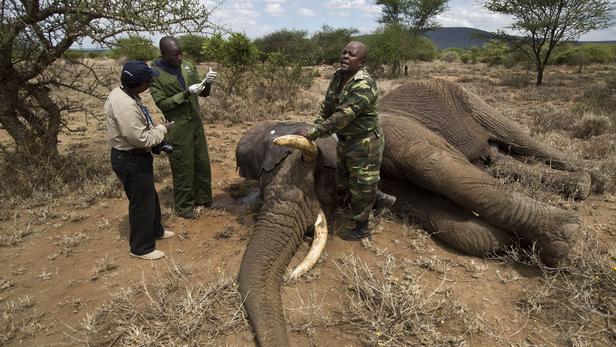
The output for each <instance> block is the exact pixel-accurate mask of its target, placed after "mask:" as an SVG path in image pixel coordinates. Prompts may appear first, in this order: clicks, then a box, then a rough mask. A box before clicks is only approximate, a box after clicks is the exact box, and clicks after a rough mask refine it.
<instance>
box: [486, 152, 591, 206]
mask: <svg viewBox="0 0 616 347" xmlns="http://www.w3.org/2000/svg"><path fill="white" fill-rule="evenodd" d="M488 172H490V173H491V174H492V175H494V176H495V177H512V178H513V179H515V180H525V179H530V180H535V181H537V182H541V184H543V185H545V186H547V187H550V188H552V189H553V190H555V191H557V192H559V193H560V194H562V195H564V196H568V197H572V198H574V199H579V200H584V199H586V198H588V196H589V195H590V190H591V179H590V174H589V173H587V172H584V171H576V172H568V171H554V170H550V169H549V168H541V167H537V166H531V165H528V164H525V163H523V162H521V161H519V160H516V159H515V158H513V157H511V156H508V155H503V154H497V155H496V156H495V157H494V158H492V166H490V167H489V169H488Z"/></svg>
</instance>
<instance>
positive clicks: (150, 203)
mask: <svg viewBox="0 0 616 347" xmlns="http://www.w3.org/2000/svg"><path fill="white" fill-rule="evenodd" d="M155 75H156V71H153V70H152V69H150V67H149V66H148V65H147V64H146V63H144V62H141V61H129V62H127V63H126V64H125V65H124V67H123V68H122V76H121V81H122V85H121V86H120V87H117V88H115V89H114V90H112V91H111V93H110V94H109V96H108V97H107V101H106V102H105V106H104V109H105V114H106V115H107V138H108V139H109V145H110V146H111V166H112V167H113V171H114V172H115V173H116V175H117V176H118V178H119V179H120V181H122V185H123V186H124V191H125V192H126V196H127V197H128V220H129V224H130V235H129V244H130V254H131V255H132V256H134V257H137V258H141V259H147V260H157V259H161V258H164V257H165V253H163V252H161V251H159V250H157V249H156V239H157V238H158V239H163V238H168V237H172V236H173V235H174V234H173V232H171V231H167V230H164V228H163V226H162V225H161V222H160V204H159V202H158V195H157V194H156V188H155V187H154V173H153V160H152V159H153V158H152V154H151V149H152V147H155V146H156V145H158V144H160V143H161V142H162V141H163V139H164V136H165V134H166V133H167V131H168V130H169V128H170V127H171V124H169V123H163V124H158V125H155V124H154V120H153V119H152V117H151V116H150V114H149V112H148V109H147V108H146V107H145V106H143V104H142V103H141V98H140V97H139V94H141V93H143V92H144V91H146V90H147V89H148V88H149V87H150V82H151V81H152V78H153V77H154V76H155Z"/></svg>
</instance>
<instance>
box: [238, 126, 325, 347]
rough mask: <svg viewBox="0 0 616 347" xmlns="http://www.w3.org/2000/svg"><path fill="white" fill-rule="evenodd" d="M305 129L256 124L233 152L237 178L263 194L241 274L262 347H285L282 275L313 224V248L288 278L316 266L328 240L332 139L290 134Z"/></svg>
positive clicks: (286, 341)
mask: <svg viewBox="0 0 616 347" xmlns="http://www.w3.org/2000/svg"><path fill="white" fill-rule="evenodd" d="M306 126H308V125H307V124H301V123H299V124H298V123H279V124H264V125H261V126H257V127H255V128H253V129H251V130H250V131H248V132H247V133H246V134H245V135H244V136H243V137H242V139H241V140H240V142H239V144H238V146H237V149H236V158H237V164H238V168H239V171H240V175H241V176H242V177H245V178H250V179H258V180H259V185H260V189H261V193H262V196H263V206H262V207H261V211H260V213H259V216H258V218H257V222H256V225H255V227H254V231H253V233H252V235H251V238H250V241H249V243H248V246H247V248H246V251H245V252H244V257H243V259H242V263H241V266H240V272H239V287H240V291H241V293H242V295H243V297H244V300H245V301H244V306H245V308H246V310H247V312H248V315H249V317H250V320H251V321H252V324H253V327H254V330H255V335H256V337H257V340H258V342H259V344H260V345H261V346H286V345H287V344H288V338H287V331H286V322H285V319H284V314H283V310H282V304H281V301H280V287H281V283H282V279H283V275H284V272H285V270H286V267H287V265H288V264H289V262H290V260H291V258H292V257H293V255H294V254H295V252H296V250H297V247H298V246H299V245H300V243H301V242H302V240H303V237H304V234H305V233H306V231H307V230H309V228H310V227H311V226H313V225H314V226H315V238H314V240H313V247H312V249H311V250H310V251H309V252H308V255H307V257H306V259H305V260H304V261H303V262H302V263H301V264H300V265H299V266H298V267H297V269H296V270H295V271H294V272H292V273H291V275H290V276H291V277H297V276H299V275H301V273H302V272H304V271H306V270H308V269H309V267H311V266H312V265H314V264H315V263H316V262H317V260H318V259H319V257H320V251H319V250H322V249H323V247H324V246H325V240H326V239H327V224H326V222H325V221H326V217H325V214H324V213H323V211H322V210H323V209H325V210H326V211H331V210H332V209H333V204H334V202H335V201H336V199H334V193H335V191H334V177H335V176H334V175H335V166H336V161H335V155H336V152H335V151H336V141H335V140H334V139H333V138H327V139H319V140H317V141H316V143H312V142H310V141H308V140H306V139H305V138H304V137H301V136H298V135H289V134H294V133H295V131H296V130H298V129H299V128H301V127H306ZM294 148H296V149H299V150H293V149H294Z"/></svg>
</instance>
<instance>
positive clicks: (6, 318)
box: [0, 296, 43, 344]
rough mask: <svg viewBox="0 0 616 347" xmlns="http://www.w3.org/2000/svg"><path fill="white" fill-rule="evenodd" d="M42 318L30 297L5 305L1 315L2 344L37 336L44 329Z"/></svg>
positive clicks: (0, 337)
mask: <svg viewBox="0 0 616 347" xmlns="http://www.w3.org/2000/svg"><path fill="white" fill-rule="evenodd" d="M42 317H43V314H42V313H41V312H39V311H37V310H36V309H35V308H34V303H33V302H32V300H30V297H28V296H25V297H22V298H19V299H17V300H14V301H9V302H7V303H5V304H4V305H2V314H0V344H4V343H7V342H10V341H12V340H22V339H24V338H27V337H32V336H35V335H37V334H38V333H39V332H40V331H41V330H42V329H43V327H42V326H41V323H40V322H41V318H42Z"/></svg>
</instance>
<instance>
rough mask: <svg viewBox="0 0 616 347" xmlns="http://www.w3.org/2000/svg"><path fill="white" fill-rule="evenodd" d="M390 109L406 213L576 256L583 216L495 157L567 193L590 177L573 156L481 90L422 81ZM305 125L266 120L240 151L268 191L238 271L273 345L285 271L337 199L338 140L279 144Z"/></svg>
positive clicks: (582, 189)
mask: <svg viewBox="0 0 616 347" xmlns="http://www.w3.org/2000/svg"><path fill="white" fill-rule="evenodd" d="M380 117H381V124H382V128H383V133H384V135H385V139H386V141H385V142H386V145H385V151H384V157H383V163H382V167H381V188H382V190H384V191H385V192H388V193H390V194H393V195H395V196H396V197H397V198H398V200H397V202H396V204H395V205H394V207H393V210H394V211H395V212H396V213H400V214H402V215H405V216H410V217H411V218H413V219H414V220H415V221H417V222H418V223H420V224H421V225H422V226H423V227H424V228H425V229H426V230H428V231H430V232H432V233H434V234H435V236H436V237H437V238H439V239H440V240H441V241H443V242H444V243H446V244H447V245H449V246H451V247H453V248H455V249H457V250H459V251H461V252H464V253H468V254H473V255H479V256H480V255H485V254H487V253H490V252H493V251H495V250H498V249H500V248H502V247H504V246H507V245H509V244H511V243H512V240H514V239H524V240H526V241H528V242H532V243H535V244H536V250H537V252H538V254H539V256H540V257H541V259H542V260H543V262H545V263H546V264H548V265H554V266H555V265H558V263H559V262H561V261H562V260H564V259H566V257H567V255H568V253H569V251H570V249H571V248H572V246H573V244H574V242H575V238H576V234H577V231H578V229H579V228H580V224H581V220H580V217H579V216H578V215H577V214H576V213H575V212H572V211H567V210H563V209H559V208H556V207H553V206H550V205H547V204H545V203H542V202H539V201H536V200H534V199H532V198H530V197H528V196H524V195H522V194H520V193H517V192H514V191H511V190H510V189H509V188H508V187H507V186H505V185H503V184H502V183H501V182H500V181H498V180H497V179H495V178H493V177H491V176H490V175H489V174H488V173H487V172H486V171H485V170H484V166H485V165H486V164H493V163H496V164H498V165H501V166H502V167H503V169H504V170H505V171H507V170H509V171H510V172H511V173H512V174H520V175H534V176H540V177H539V178H540V179H541V181H542V182H544V183H545V184H546V185H551V186H553V187H558V188H560V189H561V191H562V193H563V194H565V195H572V196H575V197H576V198H580V199H581V198H586V197H587V196H588V195H589V193H590V176H589V175H588V174H587V173H585V172H581V171H576V170H578V167H577V165H576V161H575V160H574V158H570V157H568V156H567V155H565V154H564V153H562V152H560V151H559V150H557V149H555V148H552V147H550V146H548V145H545V144H542V143H540V142H538V141H536V140H534V139H533V138H532V137H530V136H529V135H527V134H526V133H525V132H524V131H523V130H522V129H521V128H520V127H519V126H517V125H516V124H514V123H513V122H511V121H509V120H507V119H506V118H504V117H503V116H502V115H500V114H499V113H498V112H496V111H495V110H494V109H493V108H492V107H490V106H489V105H487V104H486V103H485V102H483V101H482V100H480V99H479V98H478V97H476V96H474V95H472V94H470V93H468V92H466V91H464V90H463V89H462V88H460V87H458V86H456V85H454V84H452V83H450V82H446V81H438V80H436V81H427V82H415V83H411V84H408V85H405V86H402V87H400V88H398V89H396V90H394V91H392V92H391V93H390V94H388V95H387V96H386V97H385V98H383V99H382V101H381V107H380ZM303 126H307V125H306V124H301V123H277V124H262V125H258V126H256V127H254V128H252V129H250V130H249V131H248V132H246V134H245V135H244V136H243V137H242V139H241V140H240V142H239V144H238V146H237V149H236V159H237V164H238V167H239V170H240V175H241V176H242V177H246V178H251V179H258V180H259V181H260V188H261V192H262V195H263V206H262V208H261V211H260V213H259V216H258V220H257V223H256V225H255V228H254V231H253V233H252V236H251V239H250V241H249V243H248V246H247V248H246V251H245V253H244V257H243V260H242V265H241V268H240V273H239V285H240V290H241V292H242V294H243V295H244V297H245V300H246V301H245V306H246V309H247V311H248V314H249V316H250V319H251V321H252V324H253V326H254V329H255V333H256V336H257V340H258V342H259V344H260V345H262V346H284V345H288V340H287V332H286V328H285V320H284V315H283V311H282V304H281V302H280V286H281V282H282V276H283V273H284V271H285V269H286V266H287V265H288V263H289V261H290V259H291V257H292V256H293V255H294V253H295V252H296V250H297V247H298V246H299V244H300V243H301V242H302V239H303V236H304V234H305V232H306V230H308V229H309V227H310V226H311V225H313V224H314V223H315V221H317V218H318V217H317V216H318V215H319V214H320V212H319V211H320V210H321V209H325V210H327V209H330V208H331V207H332V204H334V202H335V201H337V199H335V197H334V193H335V192H334V186H335V185H334V170H335V163H336V160H335V155H336V151H335V146H336V142H335V141H336V140H335V139H334V138H332V137H330V138H326V139H319V140H317V141H316V144H314V143H311V142H309V141H307V140H306V139H305V138H302V137H300V138H297V137H295V136H290V137H282V138H281V139H279V140H276V141H277V142H279V144H282V145H286V146H289V147H291V148H298V149H301V150H297V151H293V150H292V149H291V148H289V147H281V146H279V145H276V144H274V143H273V140H274V139H276V138H279V137H280V136H282V135H287V134H293V133H294V132H295V131H296V130H297V129H298V128H299V127H303ZM524 156H526V157H533V158H535V159H536V160H540V161H544V162H546V163H549V164H550V165H551V166H552V167H554V168H558V169H561V170H564V171H551V170H550V169H549V168H546V169H544V170H537V169H535V168H531V167H529V166H527V165H526V164H523V163H522V162H520V161H518V160H516V159H515V157H524ZM320 219H323V217H322V214H321V218H320ZM322 228H323V225H322V224H321V225H320V227H318V226H317V227H316V229H317V231H318V230H319V229H322ZM313 243H314V244H317V245H318V247H323V246H324V245H323V243H322V242H320V241H319V242H313ZM314 256H315V255H314V254H313V255H311V257H313V260H314ZM316 259H318V255H317V256H316ZM302 266H304V265H302Z"/></svg>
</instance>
